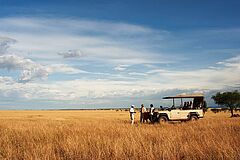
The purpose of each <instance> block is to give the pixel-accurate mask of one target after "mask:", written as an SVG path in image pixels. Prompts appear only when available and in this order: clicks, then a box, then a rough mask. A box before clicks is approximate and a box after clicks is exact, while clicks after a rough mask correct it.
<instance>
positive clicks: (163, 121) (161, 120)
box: [159, 116, 168, 124]
mask: <svg viewBox="0 0 240 160" xmlns="http://www.w3.org/2000/svg"><path fill="white" fill-rule="evenodd" d="M167 121H168V119H167V117H166V116H160V117H159V123H160V124H164V123H166V122H167Z"/></svg>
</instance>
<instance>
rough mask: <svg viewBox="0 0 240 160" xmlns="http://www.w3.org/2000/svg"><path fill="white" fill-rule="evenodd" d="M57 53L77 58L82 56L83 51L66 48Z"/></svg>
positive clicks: (64, 56)
mask: <svg viewBox="0 0 240 160" xmlns="http://www.w3.org/2000/svg"><path fill="white" fill-rule="evenodd" d="M58 55H61V56H63V58H78V57H83V56H84V53H83V52H82V51H80V50H68V51H67V52H59V53H58Z"/></svg>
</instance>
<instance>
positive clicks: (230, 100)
mask: <svg viewBox="0 0 240 160" xmlns="http://www.w3.org/2000/svg"><path fill="white" fill-rule="evenodd" d="M212 99H213V100H214V101H215V103H216V104H218V105H222V106H225V107H228V108H229V109H230V111H231V114H232V117H233V109H234V108H237V107H239V106H240V92H238V91H237V90H235V91H234V92H222V93H220V92H218V93H217V94H216V95H214V96H212Z"/></svg>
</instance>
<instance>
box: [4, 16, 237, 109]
mask: <svg viewBox="0 0 240 160" xmlns="http://www.w3.org/2000/svg"><path fill="white" fill-rule="evenodd" d="M0 24H1V25H0V73H1V74H0V86H1V88H0V100H1V101H2V103H3V102H4V101H9V99H10V100H11V99H14V101H13V102H12V105H15V106H16V105H18V104H19V103H20V100H24V102H25V103H29V105H31V103H32V102H33V101H41V102H43V101H44V102H46V103H45V104H46V105H48V103H50V102H53V101H54V103H56V104H59V103H62V104H61V105H63V104H64V105H68V104H73V105H75V106H79V105H80V106H82V105H84V106H94V107H98V106H121V105H129V104H131V103H133V102H136V103H144V102H145V103H156V104H157V103H159V101H160V99H161V96H164V94H178V93H185V92H203V93H206V94H209V93H212V91H217V90H221V89H226V88H236V87H238V85H239V81H240V77H239V76H238V75H240V54H239V53H240V48H237V47H236V46H234V45H233V44H235V43H236V42H240V38H239V37H240V32H239V30H238V29H227V30H202V31H192V32H181V33H176V32H173V31H165V30H159V29H153V28H150V27H147V26H141V25H135V24H128V23H123V22H118V23H114V22H107V21H104V22H103V21H96V20H81V19H77V20H76V19H75V20H69V19H64V18H63V19H53V18H39V17H38V18H37V17H35V18H23V17H13V18H0ZM216 35H218V36H219V37H221V36H222V37H224V39H221V38H219V39H216V38H213V37H214V36H216ZM228 35H239V36H228ZM206 37H208V38H206ZM225 38H227V39H230V42H229V43H228V42H226V41H225ZM223 42H224V43H223ZM233 42H234V43H233ZM209 44H211V46H210V45H209ZM218 44H221V46H219V45H218ZM140 101H141V102H140ZM39 104H41V103H40V102H39ZM0 105H1V104H0Z"/></svg>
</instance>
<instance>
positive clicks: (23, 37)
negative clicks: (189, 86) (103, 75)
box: [0, 18, 182, 64]
mask: <svg viewBox="0 0 240 160" xmlns="http://www.w3.org/2000/svg"><path fill="white" fill-rule="evenodd" d="M0 23H1V24H2V25H1V26H0V34H1V35H6V36H9V37H14V38H15V39H17V40H18V43H17V44H15V45H14V46H13V47H12V50H13V51H18V52H21V55H23V54H28V53H29V52H30V53H31V52H34V53H32V54H31V57H32V58H44V59H51V60H56V59H57V57H56V53H58V54H60V55H62V56H63V57H64V58H70V57H84V58H85V59H87V60H96V59H97V60H98V61H103V62H107V63H115V64H119V63H124V62H127V63H130V64H139V63H173V62H177V61H178V60H181V59H182V57H177V56H174V57H171V56H170V55H169V56H168V55H165V56H163V54H162V53H161V52H159V50H154V49H151V47H149V46H154V45H156V44H157V42H159V40H162V39H163V37H164V36H165V35H168V34H169V33H168V32H166V31H161V30H154V29H151V28H149V27H145V26H140V25H133V24H128V23H112V22H107V21H106V22H103V21H93V20H92V21H86V20H81V19H80V20H69V19H53V18H48V19H47V18H0ZM36 37H37V38H36ZM154 38H155V39H154ZM152 39H154V40H152ZM156 39H157V40H156ZM152 43H154V44H152ZM66 49H69V51H67V52H65V50H66ZM36 53H38V54H36ZM23 56H24V55H23ZM27 56H29V55H27Z"/></svg>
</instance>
